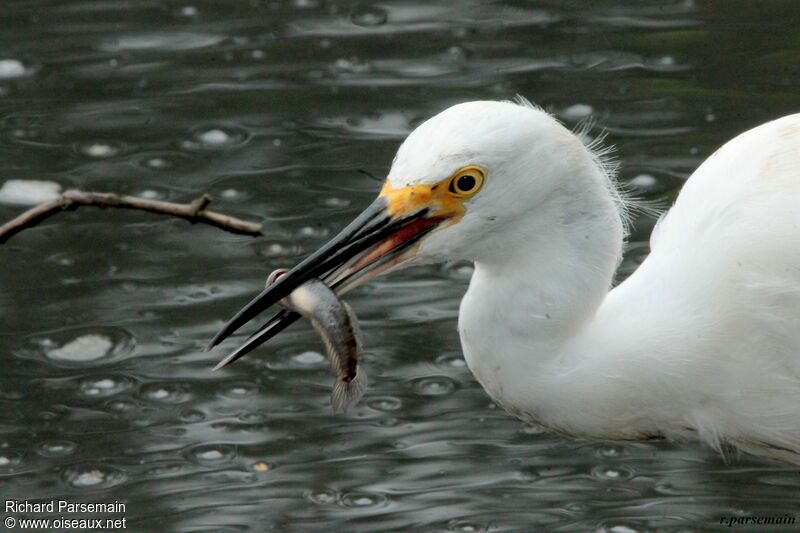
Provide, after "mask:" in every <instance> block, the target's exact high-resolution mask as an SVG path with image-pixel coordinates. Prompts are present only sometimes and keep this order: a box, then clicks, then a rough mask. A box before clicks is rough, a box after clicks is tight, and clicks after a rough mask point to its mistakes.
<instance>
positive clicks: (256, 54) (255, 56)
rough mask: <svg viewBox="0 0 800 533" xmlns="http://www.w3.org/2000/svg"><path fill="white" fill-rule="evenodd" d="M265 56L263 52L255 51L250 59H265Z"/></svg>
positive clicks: (251, 53)
mask: <svg viewBox="0 0 800 533" xmlns="http://www.w3.org/2000/svg"><path fill="white" fill-rule="evenodd" d="M265 56H266V54H265V53H264V51H263V50H253V51H251V52H250V57H252V58H253V59H264V57H265Z"/></svg>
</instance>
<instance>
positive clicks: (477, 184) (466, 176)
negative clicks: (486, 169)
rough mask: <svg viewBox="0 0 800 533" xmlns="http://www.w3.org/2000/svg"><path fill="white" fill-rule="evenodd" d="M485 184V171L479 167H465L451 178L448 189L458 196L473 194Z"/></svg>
mask: <svg viewBox="0 0 800 533" xmlns="http://www.w3.org/2000/svg"><path fill="white" fill-rule="evenodd" d="M481 185H483V171H482V170H481V169H479V168H478V167H465V168H462V169H461V170H459V171H458V172H456V173H455V174H454V175H453V177H452V179H451V180H450V186H449V188H448V190H449V191H450V192H451V193H453V194H455V195H457V196H472V195H473V194H475V193H476V192H478V189H480V188H481Z"/></svg>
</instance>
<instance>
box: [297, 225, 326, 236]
mask: <svg viewBox="0 0 800 533" xmlns="http://www.w3.org/2000/svg"><path fill="white" fill-rule="evenodd" d="M327 235H328V230H327V229H326V228H323V227H320V226H303V227H302V228H300V230H299V231H298V232H297V236H298V237H301V238H310V239H321V238H323V237H325V236H327Z"/></svg>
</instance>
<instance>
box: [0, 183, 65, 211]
mask: <svg viewBox="0 0 800 533" xmlns="http://www.w3.org/2000/svg"><path fill="white" fill-rule="evenodd" d="M60 194H61V185H59V184H58V183H56V182H54V181H43V180H8V181H6V182H5V183H3V186H2V187H0V204H8V205H36V204H40V203H42V202H49V201H51V200H55V199H56V198H58V196H59V195H60Z"/></svg>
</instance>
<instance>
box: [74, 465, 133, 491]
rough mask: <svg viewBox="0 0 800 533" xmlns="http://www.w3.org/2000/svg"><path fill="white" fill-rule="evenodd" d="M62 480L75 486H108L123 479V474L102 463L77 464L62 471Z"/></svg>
mask: <svg viewBox="0 0 800 533" xmlns="http://www.w3.org/2000/svg"><path fill="white" fill-rule="evenodd" d="M63 479H64V481H65V482H66V483H67V484H68V485H70V486H72V487H75V488H79V489H81V488H87V489H98V488H109V487H113V486H115V485H119V484H120V483H122V482H123V481H125V475H124V474H123V473H122V472H120V471H119V470H117V469H115V468H111V467H109V466H104V465H77V466H71V467H69V468H67V469H66V470H65V471H64V474H63Z"/></svg>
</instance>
